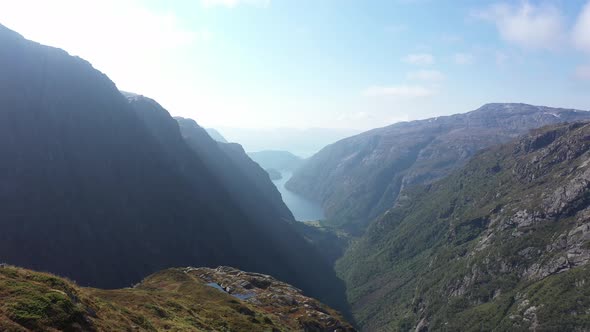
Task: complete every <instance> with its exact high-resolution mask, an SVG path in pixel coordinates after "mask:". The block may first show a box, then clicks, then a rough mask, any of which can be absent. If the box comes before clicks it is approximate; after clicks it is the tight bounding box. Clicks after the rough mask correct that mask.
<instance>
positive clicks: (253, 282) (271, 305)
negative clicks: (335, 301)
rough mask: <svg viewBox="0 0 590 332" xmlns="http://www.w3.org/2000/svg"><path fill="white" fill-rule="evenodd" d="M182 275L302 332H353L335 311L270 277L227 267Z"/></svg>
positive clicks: (191, 268) (199, 269)
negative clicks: (289, 324) (199, 281)
mask: <svg viewBox="0 0 590 332" xmlns="http://www.w3.org/2000/svg"><path fill="white" fill-rule="evenodd" d="M184 272H185V273H186V274H189V275H191V276H192V277H196V278H198V279H200V280H201V281H202V282H203V283H204V284H206V285H208V286H211V287H214V288H217V289H218V290H219V291H221V292H225V293H228V294H230V295H232V296H234V297H235V298H237V299H240V300H242V301H245V302H248V303H250V304H252V305H254V306H256V307H258V308H261V309H262V310H263V311H266V312H268V313H270V314H273V315H275V316H276V317H278V319H280V320H281V322H282V323H287V322H297V323H298V325H299V328H300V329H301V330H302V331H322V332H323V331H330V332H352V331H355V329H354V328H353V327H352V325H350V324H349V323H347V322H346V321H345V320H344V318H343V317H342V316H341V315H340V314H339V313H338V312H336V311H335V310H333V309H331V308H329V307H327V306H326V305H324V304H322V303H320V302H319V301H317V300H314V299H312V298H309V297H307V296H305V295H304V294H303V292H302V291H301V290H300V289H298V288H295V287H293V286H291V285H289V284H286V283H284V282H281V281H278V280H276V279H274V278H273V277H271V276H269V275H265V274H259V273H252V272H244V271H241V270H238V269H235V268H232V267H227V266H221V267H218V268H216V269H211V268H194V267H187V268H185V269H184Z"/></svg>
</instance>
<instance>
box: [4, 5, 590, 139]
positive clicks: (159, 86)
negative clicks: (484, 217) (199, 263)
mask: <svg viewBox="0 0 590 332" xmlns="http://www.w3.org/2000/svg"><path fill="white" fill-rule="evenodd" d="M0 24H3V25H5V26H7V27H8V28H11V29H13V30H15V31H17V32H19V33H20V34H22V35H24V36H25V37H26V38H28V39H32V40H35V41H37V42H40V43H43V44H47V45H51V46H56V47H59V48H62V49H65V50H66V51H68V52H69V53H70V54H72V55H77V56H80V57H82V58H84V59H86V60H88V61H90V62H91V63H92V64H93V66H94V67H95V68H97V69H99V70H100V71H102V72H104V73H105V74H107V75H108V76H109V77H110V78H111V79H112V80H113V81H114V82H115V83H116V84H117V86H118V88H119V89H121V90H124V91H130V92H135V93H139V94H143V95H145V96H148V97H151V98H154V99H155V100H157V101H158V102H159V103H160V104H162V105H163V106H164V107H165V108H166V109H168V110H169V111H170V113H172V115H178V116H183V117H190V118H193V119H195V120H196V121H197V122H199V123H200V124H201V125H204V126H208V127H237V128H287V127H288V128H353V129H357V130H365V129H369V128H374V127H382V126H385V125H388V124H392V123H395V122H399V121H407V120H415V119H424V118H429V117H434V116H439V115H447V114H454V113H463V112H467V111H470V110H473V109H476V108H478V107H479V106H481V105H483V104H485V103H489V102H524V103H530V104H535V105H546V106H555V107H568V108H578V109H584V110H587V109H590V93H589V91H590V1H588V0H554V1H533V0H529V1H526V0H515V1H486V0H480V1H476V0H448V1H445V0H383V1H377V0H374V1H372V0H176V1H165V0H143V1H142V0H101V1H83V0H52V1H45V0H38V1H33V0H11V1H9V0H0ZM0 47H1V46H0Z"/></svg>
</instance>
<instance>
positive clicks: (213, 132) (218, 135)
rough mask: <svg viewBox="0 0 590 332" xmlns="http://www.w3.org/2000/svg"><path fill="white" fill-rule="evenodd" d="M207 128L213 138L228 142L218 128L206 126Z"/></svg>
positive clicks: (217, 140)
mask: <svg viewBox="0 0 590 332" xmlns="http://www.w3.org/2000/svg"><path fill="white" fill-rule="evenodd" d="M205 130H206V131H207V134H209V136H211V138H212V139H213V140H214V141H216V142H220V143H228V142H227V140H226V139H225V138H224V137H223V136H222V135H221V133H220V132H218V131H217V130H216V129H213V128H206V129H205Z"/></svg>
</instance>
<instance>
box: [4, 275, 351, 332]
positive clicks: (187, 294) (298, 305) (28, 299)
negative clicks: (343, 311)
mask: <svg viewBox="0 0 590 332" xmlns="http://www.w3.org/2000/svg"><path fill="white" fill-rule="evenodd" d="M220 285H223V287H225V289H228V290H229V292H227V291H226V290H224V289H222V287H221V286H220ZM238 285H242V286H241V287H240V286H238ZM230 287H231V289H230ZM0 297H1V298H2V303H0V330H2V331H14V332H20V331H23V332H25V331H269V332H270V331H272V332H278V331H330V332H332V331H339V332H347V331H351V332H352V331H354V329H353V328H352V327H351V325H350V324H348V323H346V321H344V320H343V319H342V317H341V316H340V315H339V314H338V313H337V312H335V311H334V310H332V309H330V308H329V307H326V306H325V305H323V304H321V303H319V302H318V301H316V300H314V299H311V298H308V297H306V296H304V295H303V294H302V293H301V292H300V291H299V290H298V289H296V288H294V287H292V286H290V285H288V284H285V283H282V282H279V281H277V280H275V279H273V278H272V277H270V276H266V275H261V274H256V273H247V272H242V271H239V270H236V269H233V268H229V267H220V268H217V269H209V268H175V269H168V270H164V271H160V272H157V273H155V274H153V275H150V276H149V277H147V278H145V279H144V280H143V281H141V283H139V284H137V285H135V286H134V287H132V288H124V289H113V290H101V289H95V288H84V287H79V286H77V285H76V284H74V283H72V282H71V281H69V280H67V279H63V278H60V277H57V276H55V275H51V274H47V273H39V272H35V271H31V270H25V269H21V268H16V267H11V266H5V265H2V266H1V267H0Z"/></svg>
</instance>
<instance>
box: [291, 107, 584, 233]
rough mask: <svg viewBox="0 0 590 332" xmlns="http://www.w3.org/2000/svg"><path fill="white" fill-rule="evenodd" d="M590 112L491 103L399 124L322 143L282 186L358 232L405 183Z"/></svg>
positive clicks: (428, 178) (435, 176) (435, 174)
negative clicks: (326, 143) (528, 132)
mask: <svg viewBox="0 0 590 332" xmlns="http://www.w3.org/2000/svg"><path fill="white" fill-rule="evenodd" d="M588 118H590V113H588V112H581V111H576V110H566V109H555V108H549V107H538V106H531V105H525V104H488V105H485V106H483V107H481V108H480V109H478V110H476V111H473V112H469V113H466V114H457V115H452V116H444V117H438V118H433V119H428V120H421V121H412V122H404V123H398V124H394V125H391V126H389V127H385V128H380V129H374V130H371V131H368V132H365V133H363V134H360V135H357V136H354V137H350V138H347V139H344V140H341V141H339V142H337V143H334V144H332V145H329V146H327V147H325V148H324V149H322V150H321V151H320V152H318V153H317V154H316V155H314V156H313V157H312V158H310V159H309V160H308V161H307V162H306V163H305V165H303V166H302V167H301V168H299V169H298V170H297V171H296V172H295V174H294V175H293V177H292V178H291V180H290V181H289V182H288V183H287V188H288V189H289V190H292V191H294V192H297V193H299V194H302V195H304V196H306V197H308V198H310V199H313V200H316V201H318V202H321V203H322V205H323V207H324V209H325V210H326V215H327V217H328V219H329V222H330V223H331V224H333V225H339V226H342V227H344V228H346V229H348V230H349V231H352V232H362V231H363V230H364V228H365V227H366V225H367V223H368V222H369V221H371V220H373V219H374V218H375V217H377V216H378V215H380V214H381V213H383V212H385V211H386V210H387V209H389V208H390V207H391V206H392V205H393V203H394V202H395V200H396V198H397V196H398V194H399V193H400V191H402V189H403V188H404V187H407V186H409V185H413V184H419V183H429V182H432V181H434V180H436V179H439V178H441V177H443V176H445V175H447V174H448V173H449V172H450V171H451V170H453V169H456V168H457V167H459V166H461V165H463V164H464V163H465V162H466V161H467V160H468V159H469V158H470V157H471V156H473V155H474V153H475V152H476V151H478V150H480V149H482V148H485V147H488V146H491V145H494V144H498V143H502V142H506V141H508V140H510V139H512V138H515V137H517V136H518V135H521V134H524V133H526V132H527V131H528V130H530V129H533V128H538V127H541V126H544V125H548V124H552V123H558V122H566V121H575V120H580V119H588Z"/></svg>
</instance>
